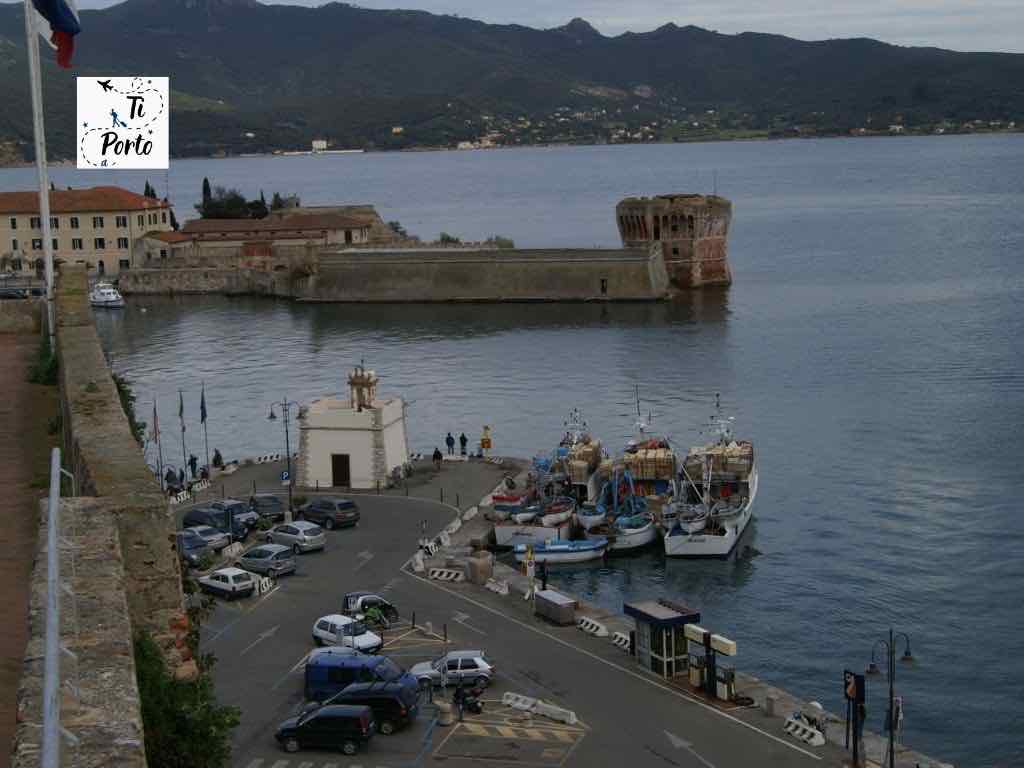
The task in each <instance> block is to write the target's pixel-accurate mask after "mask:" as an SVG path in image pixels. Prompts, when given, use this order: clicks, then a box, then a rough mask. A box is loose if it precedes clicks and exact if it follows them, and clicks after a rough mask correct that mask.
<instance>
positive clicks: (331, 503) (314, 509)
mask: <svg viewBox="0 0 1024 768" xmlns="http://www.w3.org/2000/svg"><path fill="white" fill-rule="evenodd" d="M298 515H299V517H301V518H302V519H304V520H312V521H313V522H315V523H320V524H321V525H322V526H323V527H324V528H326V529H327V530H331V529H333V528H334V527H335V526H337V527H342V526H349V525H355V524H356V523H358V522H359V507H357V506H356V503H355V502H354V501H352V500H351V499H343V498H341V497H338V496H320V497H318V498H315V499H313V500H312V501H310V502H307V503H306V504H303V505H302V506H301V507H299V509H298Z"/></svg>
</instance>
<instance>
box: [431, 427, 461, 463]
mask: <svg viewBox="0 0 1024 768" xmlns="http://www.w3.org/2000/svg"><path fill="white" fill-rule="evenodd" d="M444 444H445V445H446V446H448V455H449V456H454V455H455V438H454V437H453V436H452V433H451V432H449V433H448V434H447V435H446V436H445V438H444ZM468 445H469V438H468V437H466V433H465V432H463V433H462V434H460V435H459V453H460V454H461V455H462V456H465V455H466V446H468ZM433 459H434V467H435V468H436V469H440V468H441V462H442V461H443V460H444V455H443V454H442V453H441V449H440V448H434V456H433Z"/></svg>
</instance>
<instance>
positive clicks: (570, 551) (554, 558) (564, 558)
mask: <svg viewBox="0 0 1024 768" xmlns="http://www.w3.org/2000/svg"><path fill="white" fill-rule="evenodd" d="M607 549H608V539H605V538H603V537H599V538H595V539H586V540H584V541H547V542H542V543H540V544H535V545H533V546H532V547H530V546H527V545H525V544H517V545H516V548H515V553H516V562H519V563H521V562H523V561H524V560H527V559H528V558H529V554H528V553H529V552H530V551H531V550H532V552H533V559H534V560H535V561H536V562H538V563H548V564H549V565H554V564H557V563H585V562H588V561H590V560H600V559H601V558H602V557H604V554H605V552H606V551H607Z"/></svg>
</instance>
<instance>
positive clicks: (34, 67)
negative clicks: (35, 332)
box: [25, 0, 57, 354]
mask: <svg viewBox="0 0 1024 768" xmlns="http://www.w3.org/2000/svg"><path fill="white" fill-rule="evenodd" d="M35 17H36V9H35V6H33V5H32V0H25V38H26V40H25V43H26V46H27V53H28V75H29V90H30V91H31V92H32V132H33V134H34V136H35V145H36V176H37V177H38V181H39V219H40V221H39V223H40V226H41V229H42V234H43V258H44V260H45V261H44V263H45V267H46V324H47V327H48V331H49V337H50V354H56V353H57V346H56V339H55V334H56V320H55V317H54V311H53V237H52V234H51V232H50V174H49V172H48V170H47V168H46V131H45V129H44V127H43V83H42V76H41V74H40V64H39V32H38V30H37V29H36V28H35V23H34V20H35Z"/></svg>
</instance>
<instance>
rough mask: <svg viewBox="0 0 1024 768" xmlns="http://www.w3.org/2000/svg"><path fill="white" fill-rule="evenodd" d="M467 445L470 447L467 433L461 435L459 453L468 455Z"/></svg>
mask: <svg viewBox="0 0 1024 768" xmlns="http://www.w3.org/2000/svg"><path fill="white" fill-rule="evenodd" d="M467 445H469V438H468V437H466V433H465V432H463V433H462V434H461V435H459V451H460V452H461V453H462V455H463V456H465V455H466V446H467Z"/></svg>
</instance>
